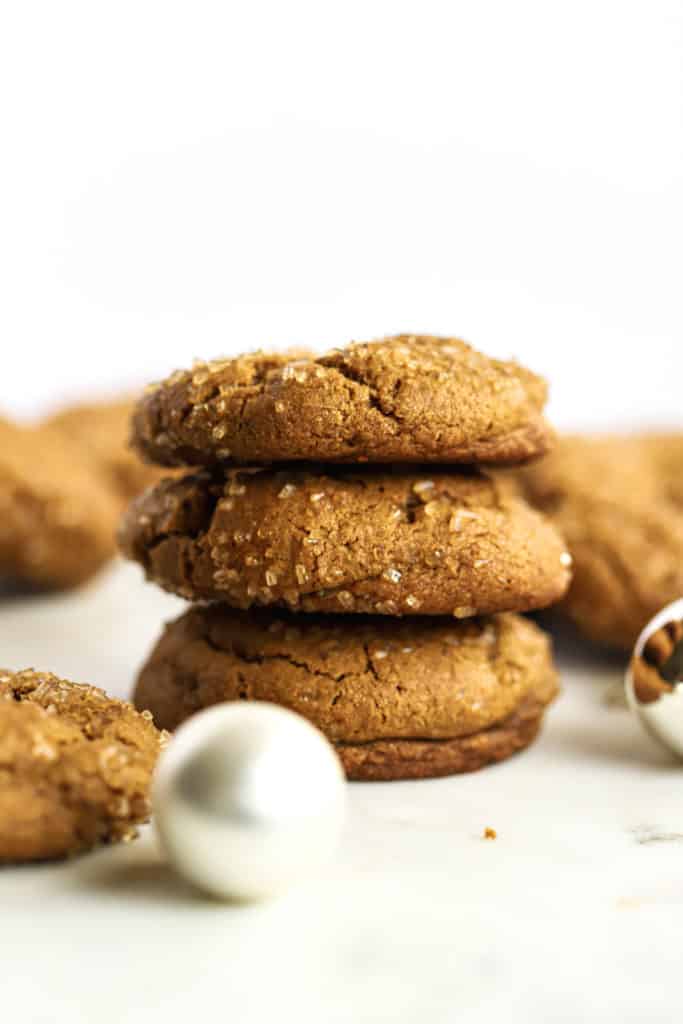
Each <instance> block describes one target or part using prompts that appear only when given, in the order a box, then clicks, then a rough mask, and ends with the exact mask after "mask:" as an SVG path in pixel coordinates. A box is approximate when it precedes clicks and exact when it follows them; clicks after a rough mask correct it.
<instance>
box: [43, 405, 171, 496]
mask: <svg viewBox="0 0 683 1024" xmlns="http://www.w3.org/2000/svg"><path fill="white" fill-rule="evenodd" d="M134 408H135V403H134V402H133V400H132V399H131V400H128V399H120V400H118V401H111V402H93V403H83V404H79V405H74V406H71V407H69V408H67V409H63V410H62V411H61V412H58V413H56V414H55V415H54V416H52V417H50V419H48V420H46V421H45V425H46V426H49V427H51V428H54V429H55V430H58V431H61V432H62V433H63V434H64V435H65V436H66V437H68V438H70V439H71V440H72V441H75V442H77V443H78V444H79V445H82V446H83V447H84V448H85V449H86V450H87V451H88V452H89V453H90V454H91V456H92V457H93V459H94V460H95V462H96V463H97V465H98V467H99V468H100V469H101V470H102V472H103V473H104V475H105V476H106V477H107V479H108V480H109V483H110V485H111V488H112V491H113V493H114V494H116V495H118V496H119V498H120V499H121V501H122V502H123V504H124V505H126V504H127V503H128V502H129V501H130V499H131V498H135V497H136V496H137V495H138V494H141V493H142V491H144V490H145V488H146V487H149V486H150V485H151V484H153V483H156V482H157V480H160V479H161V478H162V476H164V475H168V471H166V473H165V474H164V472H163V471H162V470H160V469H157V468H155V467H153V466H150V465H149V464H147V463H145V462H143V461H142V460H141V459H140V458H139V456H138V455H137V454H136V453H135V452H134V451H133V450H132V449H131V448H130V446H129V443H128V438H129V435H130V424H131V417H132V414H133V409H134Z"/></svg>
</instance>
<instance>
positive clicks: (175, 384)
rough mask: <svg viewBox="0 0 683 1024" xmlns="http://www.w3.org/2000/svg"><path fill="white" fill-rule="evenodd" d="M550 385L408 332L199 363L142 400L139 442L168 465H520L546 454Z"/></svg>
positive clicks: (452, 342) (457, 345)
mask: <svg viewBox="0 0 683 1024" xmlns="http://www.w3.org/2000/svg"><path fill="white" fill-rule="evenodd" d="M546 396H547V389H546V385H545V382H544V381H543V380H541V378H540V377H537V376H535V375H534V374H533V373H531V372H529V371H528V370H526V369H524V368H523V367H521V366H518V365H517V364H516V363H506V362H501V361H500V360H496V359H489V358H488V357H487V356H484V355H481V354H480V353H479V352H476V351H475V350H474V349H472V348H470V346H469V345H466V344H465V342H463V341H460V340H459V339H457V338H435V337H431V336H423V335H418V336H413V335H401V336H398V337H394V338H385V339H384V340H382V341H376V342H370V343H366V344H353V345H349V346H348V347H347V348H345V349H341V350H337V351H334V352H331V353H330V354H328V355H326V356H322V357H315V356H313V355H307V354H303V355H302V356H301V357H300V358H298V359H294V360H293V359H292V356H291V354H289V355H285V356H282V355H268V354H265V353H261V352H257V353H255V354H254V355H250V356H242V357H240V358H238V359H224V360H216V361H213V362H208V363H198V364H196V365H195V366H194V368H193V369H192V370H188V371H185V372H182V371H180V372H178V373H175V374H173V376H171V377H169V378H168V380H166V381H164V382H162V383H161V384H159V385H158V386H157V387H155V388H152V389H150V390H149V391H148V393H147V394H146V395H145V396H144V397H143V399H142V400H141V402H140V404H139V406H138V409H137V412H136V415H135V421H134V431H133V442H134V444H135V445H136V446H137V448H138V450H139V451H140V452H141V453H142V454H143V455H144V456H145V457H146V458H148V459H149V460H150V461H152V462H157V463H160V464H161V465H166V466H174V465H185V464H189V465H211V464H213V463H215V462H217V461H225V460H234V461H236V462H271V461H274V462H280V461H300V460H306V461H311V460H313V461H315V460H321V461H323V460H324V461H327V462H358V461H370V462H442V463H443V462H458V463H472V462H493V463H514V462H521V461H524V460H527V459H530V458H532V457H534V456H536V455H540V454H542V453H543V452H545V451H546V450H547V449H548V447H549V444H550V440H551V436H552V435H551V431H550V428H549V426H548V424H547V423H546V421H545V420H544V418H543V415H542V413H543V406H544V405H545V401H546Z"/></svg>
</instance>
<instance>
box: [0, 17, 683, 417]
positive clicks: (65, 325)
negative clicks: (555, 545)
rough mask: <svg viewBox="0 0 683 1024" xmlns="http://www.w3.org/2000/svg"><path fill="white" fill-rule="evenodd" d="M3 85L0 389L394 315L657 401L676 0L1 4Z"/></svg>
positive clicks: (658, 412) (667, 342)
mask: <svg viewBox="0 0 683 1024" xmlns="http://www.w3.org/2000/svg"><path fill="white" fill-rule="evenodd" d="M0 96H1V97H2V103H1V109H0V144H1V146H2V159H1V160H0V290H1V292H2V295H1V299H0V346H1V348H2V373H1V374H0V409H4V411H5V412H7V411H14V412H17V413H22V414H26V415H33V414H35V413H36V412H38V411H40V410H42V409H44V408H47V407H49V406H52V405H54V404H56V403H59V402H61V401H64V400H65V399H67V398H69V397H71V396H73V397H81V396H84V395H88V394H91V393H93V392H104V393H106V392H114V391H117V390H118V389H120V388H121V387H124V386H127V385H133V384H137V383H140V382H146V381H147V380H149V379H151V378H154V377H156V376H159V375H162V374H165V373H166V372H167V371H168V370H169V369H171V368H173V367H175V366H177V365H183V364H186V363H187V362H188V361H189V360H190V359H191V358H193V357H194V356H209V355H217V354H219V353H221V352H237V351H240V350H242V349H248V348H253V347H256V346H270V345H274V346H282V345H287V344H292V343H305V344H309V345H313V346H315V347H320V348H326V347H328V346H331V345H337V344H341V343H344V342H345V341H347V340H349V339H350V338H360V339H365V338H369V337H374V336H377V335H381V334H384V333H389V332H394V331H398V330H409V331H434V332H440V333H456V334H460V335H461V336H464V337H466V338H467V339H469V340H471V341H472V342H473V343H475V344H476V345H478V346H479V347H481V348H483V349H484V350H486V351H489V352H491V353H496V354H502V355H517V356H518V357H519V358H521V359H523V360H525V361H527V362H528V363H529V364H530V365H532V366H533V367H534V368H537V369H539V370H541V371H544V372H546V373H548V375H549V376H550V377H551V379H552V383H553V389H554V390H553V396H554V397H553V406H552V412H553V415H554V416H555V418H556V420H557V421H558V422H559V423H560V424H561V425H567V424H580V425H584V424H585V425H593V424H595V425H599V426H604V427H609V426H611V425H616V424H623V423H633V422H641V421H648V422H678V421H680V418H681V417H680V413H679V404H680V403H679V376H680V372H679V371H683V355H682V354H680V353H681V338H682V337H683V303H681V281H682V279H683V273H682V272H683V255H682V242H681V239H682V238H683V192H682V188H681V186H682V184H683V133H682V119H683V5H681V3H680V2H676V0H668V2H667V0H642V2H635V3H634V2H628V0H620V2H618V0H612V2H610V0H575V2H573V3H571V4H569V3H548V2H547V0H518V2H516V3H510V2H506V0H488V2H487V0H471V2H454V0H448V2H444V3H436V2H433V0H421V2H419V3H417V2H414V3H403V2H400V0H394V2H391V3H389V2H372V0H362V2H356V0H346V2H345V3H343V4H341V3H339V4H331V3H326V2H324V0H312V2H303V0H289V2H287V3H283V2H278V0H260V2H259V0H256V2H250V3H245V4H231V3H225V2H223V3H216V4H212V3H202V2H197V0H195V2H193V3H176V2H169V0H166V2H145V0H134V2H125V0H121V2H118V3H116V4H103V3H92V0H88V2H83V3H75V2H68V0H63V2H60V3H35V2H31V0H24V2H22V3H8V4H6V5H4V6H3V8H2V14H1V15H0Z"/></svg>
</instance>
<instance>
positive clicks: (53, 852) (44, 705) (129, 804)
mask: <svg viewBox="0 0 683 1024" xmlns="http://www.w3.org/2000/svg"><path fill="white" fill-rule="evenodd" d="M165 742H166V736H165V735H164V734H163V733H160V732H158V730H157V729H156V728H155V727H154V725H153V724H152V721H151V715H144V714H140V713H139V712H137V711H136V710H135V709H134V708H133V706H132V705H131V704H126V703H124V702H123V701H119V700H114V699H112V698H110V697H107V695H106V694H105V693H104V692H103V691H102V690H98V689H96V688H95V687H94V686H81V685H77V684H75V683H70V682H67V681H66V680H63V679H58V678H57V677H56V676H53V675H51V674H50V673H47V672H46V673H42V672H34V671H32V670H30V669H27V670H25V671H23V672H16V673H15V672H9V671H5V670H0V863H14V862H21V861H35V860H49V859H55V858H61V857H67V856H70V855H72V854H76V853H80V852H82V851H84V850H88V849H90V848H91V847H93V846H95V845H96V844H98V843H101V842H115V841H118V840H125V839H128V838H131V837H132V836H133V835H134V832H135V826H136V825H137V824H140V823H141V822H143V821H146V820H147V819H148V817H149V798H148V794H149V786H150V781H151V777H152V771H153V769H154V765H155V763H156V758H157V755H158V753H159V751H160V750H161V749H162V747H163V746H164V744H165Z"/></svg>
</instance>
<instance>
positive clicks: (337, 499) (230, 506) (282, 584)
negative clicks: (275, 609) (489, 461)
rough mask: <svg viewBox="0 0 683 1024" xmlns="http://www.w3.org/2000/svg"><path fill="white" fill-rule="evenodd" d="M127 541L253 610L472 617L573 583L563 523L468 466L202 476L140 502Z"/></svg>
mask: <svg viewBox="0 0 683 1024" xmlns="http://www.w3.org/2000/svg"><path fill="white" fill-rule="evenodd" d="M121 544H122V547H123V550H124V551H125V553H126V554H127V555H128V556H129V557H131V558H133V559H135V560H137V561H138V562H139V563H140V564H141V565H142V566H143V567H144V568H145V571H146V573H147V575H148V577H149V578H150V579H152V580H154V581H155V582H157V583H159V584H161V585H162V586H164V587H166V588H167V589H169V590H173V591H175V592H177V593H179V594H181V595H182V596H184V597H188V598H191V599H194V600H203V599H207V600H212V599H215V600H221V601H225V602H227V603H228V604H231V605H233V606H235V607H241V608H246V607H249V606H250V605H252V604H261V605H268V604H281V605H287V606H289V607H291V608H299V609H301V610H303V611H330V612H375V613H377V614H381V615H409V614H416V613H419V614H422V615H440V614H446V615H456V616H457V617H459V618H466V617H470V616H472V615H475V614H482V613H489V612H497V611H506V610H515V611H525V610H528V609H531V608H540V607H544V606H546V605H549V604H552V603H553V602H554V601H557V600H558V599H559V598H560V597H561V596H562V594H563V593H564V592H565V590H566V587H567V585H568V582H569V569H568V563H569V556H568V555H567V554H566V552H565V548H564V544H563V542H562V540H561V539H560V537H559V536H558V534H557V532H556V530H555V529H554V527H553V526H552V525H551V524H550V523H549V522H547V521H546V520H544V519H543V517H541V516H540V515H539V514H538V513H537V512H535V511H534V510H532V509H531V508H530V507H529V506H528V505H526V503H525V502H523V501H521V500H520V499H519V498H517V497H514V496H512V497H510V496H509V495H508V494H506V493H504V489H503V488H502V487H500V486H499V485H498V484H497V483H496V482H494V481H492V480H490V479H489V478H487V477H485V476H483V475H480V474H478V473H475V472H469V473H468V472H466V471H461V472H451V473H444V472H438V473H431V474H429V475H420V474H416V473H415V471H414V470H404V471H395V472H391V471H388V470H384V471H383V472H376V471H375V472H364V471H358V470H356V471H350V470H346V471H345V470H338V471H336V472H333V471H331V470H328V471H327V472H325V473H323V472H317V473H316V472H315V471H314V470H312V471H304V470H300V471H296V470H287V471H282V472H270V471H243V472H240V471H236V470H235V471H232V472H231V473H229V474H228V475H227V477H225V478H224V477H223V476H222V475H221V476H218V477H216V478H213V477H211V476H210V475H209V474H206V473H198V474H192V475H190V476H187V477H184V478H182V479H180V480H176V481H164V482H162V483H161V484H159V485H158V486H157V487H156V488H154V489H153V490H152V491H148V492H147V493H146V494H145V495H143V496H142V498H140V499H139V500H138V501H136V502H135V503H134V504H133V505H132V506H131V508H130V509H129V512H128V514H127V516H126V518H125V520H124V523H123V527H122V533H121Z"/></svg>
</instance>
